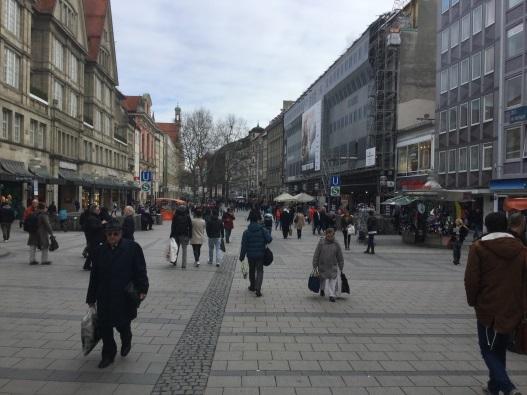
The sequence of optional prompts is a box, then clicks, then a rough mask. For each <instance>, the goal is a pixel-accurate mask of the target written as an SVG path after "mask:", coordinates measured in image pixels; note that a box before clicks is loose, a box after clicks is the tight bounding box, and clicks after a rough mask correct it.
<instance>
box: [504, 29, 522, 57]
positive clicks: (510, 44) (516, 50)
mask: <svg viewBox="0 0 527 395" xmlns="http://www.w3.org/2000/svg"><path fill="white" fill-rule="evenodd" d="M523 42H524V38H523V23H520V24H519V25H516V26H514V27H512V28H510V29H509V30H507V47H506V48H507V57H508V58H511V57H513V56H516V55H519V54H521V53H522V52H523Z"/></svg>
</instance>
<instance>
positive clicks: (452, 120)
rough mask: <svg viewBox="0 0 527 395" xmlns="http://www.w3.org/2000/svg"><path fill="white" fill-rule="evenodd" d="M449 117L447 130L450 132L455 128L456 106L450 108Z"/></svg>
mask: <svg viewBox="0 0 527 395" xmlns="http://www.w3.org/2000/svg"><path fill="white" fill-rule="evenodd" d="M448 118H449V122H448V123H449V126H448V128H449V130H450V131H451V132H452V131H454V130H456V129H457V107H452V108H451V109H450V116H449V117H448Z"/></svg>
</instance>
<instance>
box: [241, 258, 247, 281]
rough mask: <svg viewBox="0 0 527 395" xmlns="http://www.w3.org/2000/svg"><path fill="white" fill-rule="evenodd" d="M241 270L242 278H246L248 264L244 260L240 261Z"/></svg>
mask: <svg viewBox="0 0 527 395" xmlns="http://www.w3.org/2000/svg"><path fill="white" fill-rule="evenodd" d="M241 270H242V276H243V278H247V275H248V274H249V265H247V262H246V261H242V264H241Z"/></svg>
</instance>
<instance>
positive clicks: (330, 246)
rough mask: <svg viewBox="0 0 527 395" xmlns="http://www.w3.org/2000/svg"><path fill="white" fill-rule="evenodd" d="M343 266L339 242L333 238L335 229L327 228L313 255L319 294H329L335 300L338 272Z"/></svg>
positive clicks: (330, 298) (337, 287)
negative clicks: (317, 274) (318, 277)
mask: <svg viewBox="0 0 527 395" xmlns="http://www.w3.org/2000/svg"><path fill="white" fill-rule="evenodd" d="M343 268H344V258H343V256H342V249H341V248H340V244H339V243H338V241H336V240H335V230H334V229H333V228H328V229H326V231H325V237H324V238H322V239H320V242H319V243H318V245H317V249H316V250H315V255H314V256H313V269H317V270H318V273H319V276H320V296H322V297H323V296H325V295H326V293H327V294H328V296H329V300H330V301H331V302H335V298H336V296H337V293H340V291H341V287H340V286H339V283H340V282H341V277H340V274H341V272H342V269H343Z"/></svg>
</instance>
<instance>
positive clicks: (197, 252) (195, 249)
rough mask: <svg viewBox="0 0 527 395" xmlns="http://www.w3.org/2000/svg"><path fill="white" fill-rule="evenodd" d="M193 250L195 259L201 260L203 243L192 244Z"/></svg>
mask: <svg viewBox="0 0 527 395" xmlns="http://www.w3.org/2000/svg"><path fill="white" fill-rule="evenodd" d="M192 252H193V253H194V260H195V261H196V262H199V257H200V255H201V244H192Z"/></svg>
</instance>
